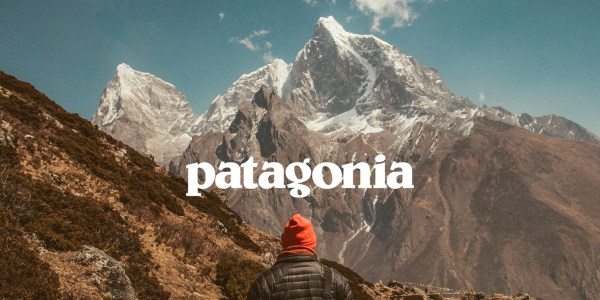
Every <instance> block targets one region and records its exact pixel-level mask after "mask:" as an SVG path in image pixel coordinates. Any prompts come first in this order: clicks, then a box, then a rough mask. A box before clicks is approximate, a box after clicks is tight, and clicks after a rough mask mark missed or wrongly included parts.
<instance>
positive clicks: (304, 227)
mask: <svg viewBox="0 0 600 300" xmlns="http://www.w3.org/2000/svg"><path fill="white" fill-rule="evenodd" d="M281 246H282V247H283V249H284V250H285V249H290V248H308V249H314V248H315V247H316V246H317V235H316V234H315V231H314V229H313V226H312V224H311V223H310V221H309V220H308V219H306V218H304V217H303V216H301V215H300V214H295V215H293V216H292V217H291V218H290V220H289V221H288V222H287V223H286V224H285V229H284V230H283V234H281Z"/></svg>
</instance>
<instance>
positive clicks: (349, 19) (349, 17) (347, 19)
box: [346, 16, 354, 23]
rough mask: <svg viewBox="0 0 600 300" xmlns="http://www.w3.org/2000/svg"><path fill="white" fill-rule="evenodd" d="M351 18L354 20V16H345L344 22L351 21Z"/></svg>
mask: <svg viewBox="0 0 600 300" xmlns="http://www.w3.org/2000/svg"><path fill="white" fill-rule="evenodd" d="M352 20H354V16H347V17H346V23H350V22H352Z"/></svg>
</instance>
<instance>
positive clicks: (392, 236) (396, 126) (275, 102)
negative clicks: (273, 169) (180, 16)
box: [170, 17, 600, 299]
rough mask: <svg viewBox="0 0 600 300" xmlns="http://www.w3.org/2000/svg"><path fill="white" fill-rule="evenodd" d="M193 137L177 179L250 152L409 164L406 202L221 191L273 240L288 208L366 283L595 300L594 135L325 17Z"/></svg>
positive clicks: (598, 179) (213, 112) (229, 97)
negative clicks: (494, 96) (482, 98)
mask: <svg viewBox="0 0 600 300" xmlns="http://www.w3.org/2000/svg"><path fill="white" fill-rule="evenodd" d="M261 86H262V87H261ZM257 90H258V92H256V91H257ZM282 99H283V100H282ZM518 127H520V128H518ZM198 128H201V130H200V134H199V135H197V136H195V137H194V138H193V139H192V140H191V142H190V144H189V146H188V148H187V149H186V150H185V152H183V154H182V155H181V156H179V157H176V158H175V159H174V160H173V161H172V162H171V164H170V170H171V171H172V172H175V173H178V174H180V175H182V176H184V177H185V166H186V165H187V164H190V163H194V162H197V161H206V162H211V163H214V164H215V165H216V164H218V163H219V162H220V161H236V162H243V161H244V160H245V159H247V158H248V157H250V156H252V157H254V158H255V160H257V161H258V162H259V163H260V162H261V161H278V162H280V163H282V164H284V165H286V164H287V163H289V162H296V161H302V160H303V159H304V158H311V163H310V164H311V166H314V165H316V164H318V163H320V162H325V161H327V162H333V163H336V164H338V165H341V164H345V163H348V162H363V161H364V162H367V163H370V164H372V163H373V160H374V157H375V156H376V155H378V154H385V156H386V157H387V161H386V164H387V165H388V166H389V164H390V163H391V162H392V161H406V162H410V163H411V164H412V165H413V168H414V170H413V172H414V174H413V176H414V183H415V188H414V189H412V190H405V189H401V190H391V189H341V188H337V189H331V190H322V189H318V188H316V187H315V186H314V185H312V186H311V195H309V196H307V197H305V198H302V199H296V198H292V197H290V195H289V192H288V191H287V190H281V189H273V190H260V189H255V190H244V189H230V190H227V191H224V193H225V195H226V198H227V199H228V204H229V205H230V207H232V208H233V210H234V211H236V212H238V213H239V214H240V215H241V216H242V218H243V219H244V220H246V221H247V222H249V223H250V224H253V225H255V226H257V227H259V228H261V229H263V230H265V231H270V232H273V233H279V232H280V230H281V229H280V228H281V224H283V223H285V221H286V220H287V218H288V217H289V216H290V215H291V214H292V213H294V212H300V213H302V214H304V215H307V216H310V217H311V219H312V221H313V223H314V224H315V228H316V230H317V234H318V236H319V246H318V251H319V253H320V254H321V255H322V256H324V257H327V258H329V259H332V260H335V261H338V262H340V263H344V264H346V265H348V266H350V267H352V268H353V269H355V270H356V271H357V272H358V273H360V274H361V275H363V276H365V277H366V278H367V279H371V280H388V279H398V280H406V281H410V282H420V283H427V284H434V285H439V286H445V287H450V288H456V289H460V288H462V289H471V288H475V287H478V288H479V289H482V290H484V291H486V292H490V291H504V292H506V293H518V292H522V291H525V290H527V291H531V292H532V293H533V294H535V295H538V296H540V297H542V298H559V299H596V298H597V297H598V296H600V290H599V288H600V283H599V282H598V280H600V278H598V276H597V274H598V272H599V270H598V267H597V266H598V265H600V264H599V263H598V255H597V253H598V250H600V249H599V248H598V245H599V244H598V243H599V239H600V236H599V235H598V224H596V223H597V222H596V221H595V220H596V219H597V215H598V214H599V211H600V207H598V206H597V205H596V203H595V201H594V199H595V195H596V194H597V193H598V192H600V191H599V190H598V188H596V187H598V186H600V170H599V166H600V157H599V155H600V154H599V153H600V152H599V151H600V150H599V148H600V147H599V146H597V145H593V144H598V143H600V139H599V138H598V137H597V136H595V135H594V134H592V133H591V132H589V131H587V130H586V129H585V128H583V127H581V126H579V125H577V124H575V123H573V122H572V121H569V120H567V119H564V118H562V117H558V116H554V115H552V116H543V117H532V116H529V115H527V114H521V115H516V114H513V113H511V112H508V111H506V110H504V109H502V108H499V107H478V106H477V105H475V104H474V103H472V102H471V101H470V100H468V99H465V98H459V97H456V96H455V95H453V94H452V92H451V91H449V90H448V89H447V87H446V86H445V84H444V82H443V80H442V78H441V77H440V75H439V74H438V72H437V71H436V70H434V69H431V68H428V67H425V66H423V65H421V64H420V63H419V62H418V61H416V60H415V59H414V58H412V57H410V56H407V55H405V54H403V53H402V52H401V51H400V50H399V49H398V48H397V47H395V46H392V45H390V44H388V43H386V42H384V41H382V40H380V39H378V38H376V37H374V36H369V35H356V34H352V33H349V32H346V31H345V30H344V29H343V28H342V26H341V25H340V24H338V23H337V22H336V21H335V20H334V19H333V18H331V17H329V18H321V19H320V20H319V22H318V23H317V26H316V28H315V33H314V35H313V37H312V38H311V39H310V40H309V41H308V43H307V44H306V45H305V47H304V48H303V49H302V50H301V51H300V52H299V53H298V55H297V57H296V59H295V61H294V62H293V63H292V64H289V65H288V64H285V63H284V62H283V61H280V60H278V61H276V62H274V63H273V64H270V65H267V66H266V67H263V68H261V69H259V70H257V71H255V72H253V73H251V74H248V75H244V76H242V77H241V78H240V80H238V81H237V82H235V83H234V84H233V85H232V86H231V88H229V89H228V90H227V92H226V93H225V94H224V95H223V96H219V97H217V98H216V99H215V100H214V101H213V103H212V105H211V107H210V108H209V110H208V111H207V112H206V113H205V114H203V115H202V117H201V120H200V121H199V122H198ZM523 129H525V130H523ZM548 136H549V137H548ZM556 138H559V139H562V140H559V139H556ZM568 140H572V141H568ZM573 141H584V142H586V143H584V142H573ZM257 175H258V174H255V176H257ZM355 180H358V178H355ZM582 249H585V251H584V250H582ZM534 274H535V275H534Z"/></svg>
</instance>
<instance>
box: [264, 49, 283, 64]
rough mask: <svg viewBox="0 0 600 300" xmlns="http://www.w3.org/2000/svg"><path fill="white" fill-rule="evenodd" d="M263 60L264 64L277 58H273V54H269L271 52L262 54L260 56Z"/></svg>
mask: <svg viewBox="0 0 600 300" xmlns="http://www.w3.org/2000/svg"><path fill="white" fill-rule="evenodd" d="M262 58H263V60H264V61H265V63H268V64H270V63H272V62H273V61H274V60H275V59H277V58H279V57H277V56H274V55H273V53H271V51H267V52H265V53H264V54H263V56H262Z"/></svg>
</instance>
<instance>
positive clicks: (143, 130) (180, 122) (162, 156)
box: [92, 64, 201, 165]
mask: <svg viewBox="0 0 600 300" xmlns="http://www.w3.org/2000/svg"><path fill="white" fill-rule="evenodd" d="M200 120H201V119H200V118H199V117H198V116H196V115H195V114H194V113H193V112H192V108H191V106H190V104H189V102H188V101H187V99H186V98H185V96H184V95H183V94H182V93H180V92H179V91H177V89H176V88H175V86H174V85H172V84H170V83H168V82H165V81H163V80H161V79H160V78H157V77H155V76H153V75H151V74H148V73H143V72H139V71H136V70H133V69H132V68H131V67H130V66H128V65H126V64H120V65H119V66H117V69H116V71H115V75H114V77H113V78H112V80H111V81H110V82H109V83H108V85H107V86H106V88H105V89H104V93H103V94H102V97H101V98H100V103H99V105H98V108H97V109H96V113H95V114H94V116H93V118H92V124H94V125H98V127H99V128H100V129H101V130H102V131H105V132H107V133H108V134H110V135H112V136H113V137H115V138H116V139H118V140H121V141H126V142H127V144H128V145H130V146H131V147H133V148H134V149H136V150H138V151H140V152H144V153H150V154H152V156H153V157H154V159H155V161H156V162H157V163H158V164H160V165H166V164H168V163H169V162H170V161H171V160H172V159H173V158H174V157H175V156H178V155H181V153H182V152H183V150H185V148H186V147H187V145H188V144H189V142H190V140H191V139H192V136H194V135H196V134H199V133H200V132H201V131H200V128H199V127H198V123H199V122H200Z"/></svg>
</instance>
